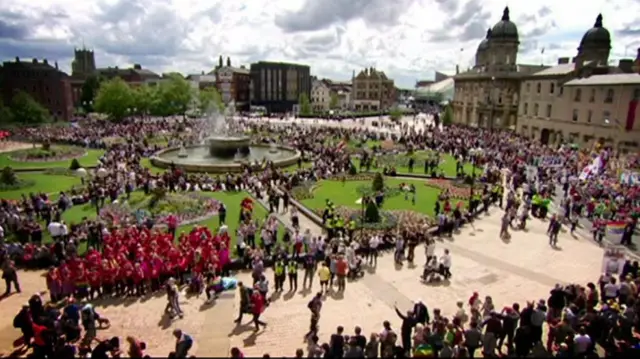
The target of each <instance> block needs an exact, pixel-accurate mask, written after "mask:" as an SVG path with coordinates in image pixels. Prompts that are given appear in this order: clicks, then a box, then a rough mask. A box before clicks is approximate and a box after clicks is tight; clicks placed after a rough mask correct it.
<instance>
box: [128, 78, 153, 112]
mask: <svg viewBox="0 0 640 359" xmlns="http://www.w3.org/2000/svg"><path fill="white" fill-rule="evenodd" d="M131 92H132V97H133V108H135V110H136V113H137V114H139V115H146V114H149V113H151V110H152V108H153V106H154V104H155V102H156V96H157V92H156V90H155V89H152V88H151V87H149V86H147V85H143V86H139V87H136V88H133V89H132V91H131Z"/></svg>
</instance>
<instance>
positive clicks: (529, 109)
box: [516, 15, 640, 151]
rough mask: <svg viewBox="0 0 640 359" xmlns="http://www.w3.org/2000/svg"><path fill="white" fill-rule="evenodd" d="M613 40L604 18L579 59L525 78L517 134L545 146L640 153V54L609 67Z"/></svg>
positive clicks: (586, 38)
mask: <svg viewBox="0 0 640 359" xmlns="http://www.w3.org/2000/svg"><path fill="white" fill-rule="evenodd" d="M610 51H611V36H610V33H609V31H608V30H607V29H606V28H605V27H604V26H603V18H602V15H598V17H597V18H596V22H595V24H594V25H593V27H592V28H591V29H589V30H588V31H587V32H586V33H585V34H584V36H583V37H582V39H581V41H580V44H579V47H578V51H577V54H576V56H575V57H573V59H570V58H568V57H565V58H560V59H559V60H558V64H557V65H556V66H553V67H551V68H548V69H545V70H542V71H539V72H536V73H534V74H531V75H530V76H527V77H525V78H523V81H522V85H521V89H520V95H521V101H520V106H519V109H518V117H519V120H518V124H517V129H516V131H517V132H518V133H520V134H521V135H523V136H526V137H528V138H532V139H535V140H539V141H540V142H541V143H543V144H549V145H557V144H562V143H573V144H579V145H582V146H587V147H589V146H593V145H595V144H596V143H599V144H601V145H607V146H611V147H614V148H616V149H620V150H623V151H627V150H631V151H638V145H639V142H640V120H639V119H638V116H640V110H639V108H638V107H639V106H638V101H640V74H639V72H640V66H638V65H640V50H639V51H638V55H637V57H636V59H635V62H634V60H633V59H623V60H620V61H619V63H618V65H617V66H609V53H610Z"/></svg>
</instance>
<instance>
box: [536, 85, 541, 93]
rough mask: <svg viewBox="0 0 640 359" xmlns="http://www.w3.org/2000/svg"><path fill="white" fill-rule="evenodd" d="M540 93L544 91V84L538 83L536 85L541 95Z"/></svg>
mask: <svg viewBox="0 0 640 359" xmlns="http://www.w3.org/2000/svg"><path fill="white" fill-rule="evenodd" d="M540 91H542V84H541V83H539V82H538V84H537V85H536V92H537V93H540Z"/></svg>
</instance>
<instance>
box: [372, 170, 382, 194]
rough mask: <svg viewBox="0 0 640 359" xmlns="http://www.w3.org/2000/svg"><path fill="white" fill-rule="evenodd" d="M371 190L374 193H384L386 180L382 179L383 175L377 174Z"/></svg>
mask: <svg viewBox="0 0 640 359" xmlns="http://www.w3.org/2000/svg"><path fill="white" fill-rule="evenodd" d="M371 189H372V190H374V191H376V192H377V191H384V178H382V174H380V172H377V173H376V174H375V177H373V183H371Z"/></svg>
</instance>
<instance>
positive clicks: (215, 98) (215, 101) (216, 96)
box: [198, 87, 224, 113]
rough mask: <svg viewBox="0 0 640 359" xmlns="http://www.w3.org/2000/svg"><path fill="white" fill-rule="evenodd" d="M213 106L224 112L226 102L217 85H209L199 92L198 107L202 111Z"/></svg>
mask: <svg viewBox="0 0 640 359" xmlns="http://www.w3.org/2000/svg"><path fill="white" fill-rule="evenodd" d="M212 106H214V107H215V109H216V110H217V111H220V112H224V102H222V96H220V93H219V92H218V90H217V89H216V88H215V87H207V88H205V89H202V90H200V93H198V109H199V110H200V113H205V112H207V111H208V110H209V109H210V108H211V107H212Z"/></svg>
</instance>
